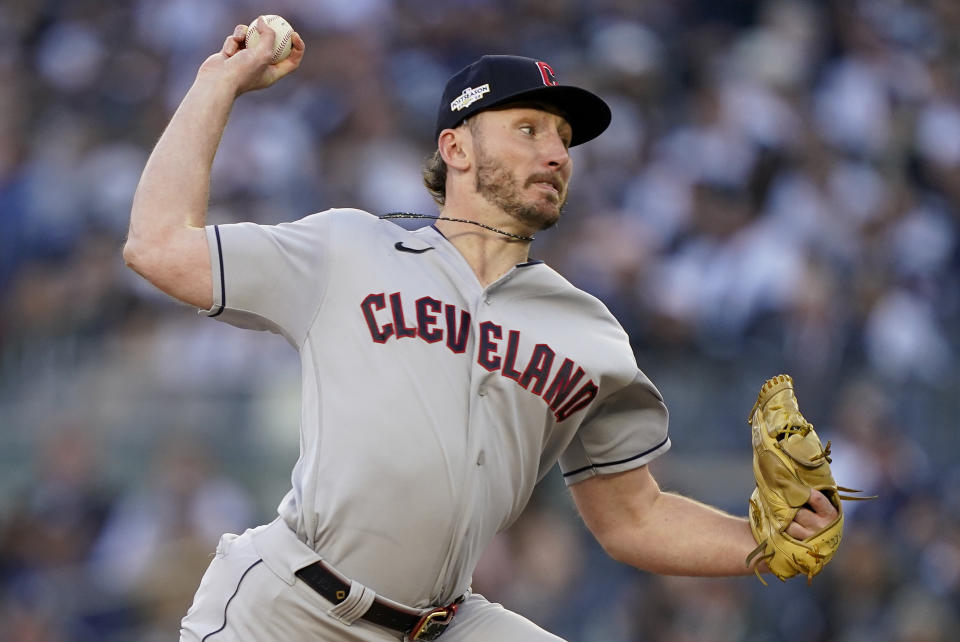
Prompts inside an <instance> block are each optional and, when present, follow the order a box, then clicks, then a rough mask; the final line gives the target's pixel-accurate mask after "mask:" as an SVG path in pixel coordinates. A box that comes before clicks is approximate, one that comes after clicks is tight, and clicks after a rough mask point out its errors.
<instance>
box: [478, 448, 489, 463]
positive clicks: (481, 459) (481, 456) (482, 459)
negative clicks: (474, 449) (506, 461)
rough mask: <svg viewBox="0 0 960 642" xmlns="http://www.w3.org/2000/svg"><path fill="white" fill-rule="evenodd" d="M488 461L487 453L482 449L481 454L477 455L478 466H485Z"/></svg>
mask: <svg viewBox="0 0 960 642" xmlns="http://www.w3.org/2000/svg"><path fill="white" fill-rule="evenodd" d="M486 461H487V453H486V452H485V451H483V450H481V451H480V454H479V455H477V466H483V464H484V462H486Z"/></svg>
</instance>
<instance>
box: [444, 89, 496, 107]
mask: <svg viewBox="0 0 960 642" xmlns="http://www.w3.org/2000/svg"><path fill="white" fill-rule="evenodd" d="M489 91H490V83H484V84H482V85H480V86H479V87H476V88H474V87H467V88H466V89H464V90H463V91H462V92H461V93H460V95H459V96H457V97H456V99H454V101H453V102H452V103H450V111H460V110H461V109H466V108H467V107H469V106H470V105H472V104H473V103H475V102H477V101H478V100H480V99H481V98H483V95H484V94H486V93H488V92H489Z"/></svg>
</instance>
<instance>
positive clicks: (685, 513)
mask: <svg viewBox="0 0 960 642" xmlns="http://www.w3.org/2000/svg"><path fill="white" fill-rule="evenodd" d="M641 524H642V526H641V527H640V528H638V529H636V530H629V529H625V530H624V531H623V534H624V536H625V541H621V542H620V543H619V545H618V547H617V554H616V557H617V559H618V560H620V561H622V562H625V563H627V564H630V565H632V566H636V567H637V568H640V569H643V570H647V571H651V572H654V573H661V574H664V575H699V576H719V575H744V574H747V573H752V572H753V568H752V567H747V565H746V563H745V560H746V557H747V555H748V554H749V553H750V551H752V550H753V548H754V547H755V546H756V543H755V542H754V539H753V535H752V534H751V532H750V525H749V524H748V523H747V520H746V518H743V517H734V516H732V515H728V514H727V513H724V512H723V511H720V510H718V509H716V508H713V507H711V506H707V505H706V504H702V503H700V502H698V501H696V500H693V499H690V498H688V497H683V496H681V495H675V494H673V493H660V494H659V495H658V496H657V498H656V500H654V502H653V504H652V505H651V507H650V512H649V514H647V515H645V516H644V517H643V520H642V522H641Z"/></svg>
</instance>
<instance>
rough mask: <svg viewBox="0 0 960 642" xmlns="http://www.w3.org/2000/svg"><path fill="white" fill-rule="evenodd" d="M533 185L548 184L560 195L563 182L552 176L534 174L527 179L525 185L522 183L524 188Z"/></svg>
mask: <svg viewBox="0 0 960 642" xmlns="http://www.w3.org/2000/svg"><path fill="white" fill-rule="evenodd" d="M534 183H549V184H550V185H553V187H554V188H555V189H556V190H557V192H559V193H561V194H562V193H563V187H564V185H563V181H561V180H560V179H559V178H557V177H556V176H555V175H553V174H534V175H533V176H531V177H530V178H528V179H527V181H526V183H524V187H530V186H531V185H533V184H534Z"/></svg>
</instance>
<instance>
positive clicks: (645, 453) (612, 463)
mask: <svg viewBox="0 0 960 642" xmlns="http://www.w3.org/2000/svg"><path fill="white" fill-rule="evenodd" d="M668 439H670V438H669V437H664V438H663V441H661V442H660V443H659V444H657V445H656V446H654V447H653V448H650V449H649V450H645V451H643V452H642V453H640V454H639V455H634V456H633V457H627V458H626V459H620V460H618V461H608V462H606V463H603V464H590V465H589V466H584V467H583V468H578V469H576V470H571V471H570V472H569V473H563V476H564V477H570V476H571V475H576V474H577V473H582V472H583V471H585V470H590V469H591V468H604V467H605V466H616V465H617V464H625V463H627V462H628V461H633V460H634V459H640V458H641V457H643V456H644V455H649V454H650V453H652V452H653V451H654V450H658V449H660V448H661V447H663V445H664V444H666V443H667V440H668Z"/></svg>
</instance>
